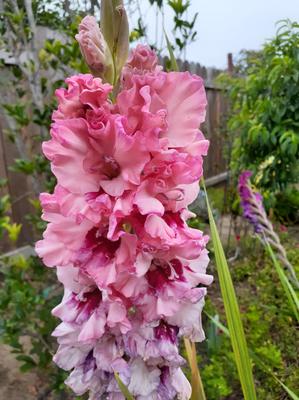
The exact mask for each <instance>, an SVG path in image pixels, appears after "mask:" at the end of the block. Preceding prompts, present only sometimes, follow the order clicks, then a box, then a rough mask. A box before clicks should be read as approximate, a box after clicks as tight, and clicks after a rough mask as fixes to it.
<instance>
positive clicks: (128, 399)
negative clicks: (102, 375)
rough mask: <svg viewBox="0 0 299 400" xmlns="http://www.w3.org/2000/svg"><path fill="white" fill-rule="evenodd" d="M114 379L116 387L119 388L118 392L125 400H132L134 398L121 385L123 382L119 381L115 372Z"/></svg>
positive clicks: (124, 386)
mask: <svg viewBox="0 0 299 400" xmlns="http://www.w3.org/2000/svg"><path fill="white" fill-rule="evenodd" d="M114 377H115V379H116V382H117V384H118V387H119V388H120V391H121V392H122V394H123V395H124V396H125V398H126V400H134V397H133V396H132V395H131V393H130V392H129V389H128V388H127V386H126V385H125V384H124V383H123V381H122V380H121V379H120V377H119V375H118V373H117V372H114Z"/></svg>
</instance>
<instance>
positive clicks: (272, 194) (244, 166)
mask: <svg viewBox="0 0 299 400" xmlns="http://www.w3.org/2000/svg"><path fill="white" fill-rule="evenodd" d="M277 26H278V29H277V33H276V36H275V37H274V38H273V39H272V40H269V41H267V42H266V43H265V45H264V46H263V48H262V50H261V51H254V52H253V51H243V52H242V53H241V54H240V58H239V60H238V61H237V63H236V66H235V70H234V73H233V74H222V75H221V77H219V80H218V82H219V83H220V84H222V85H223V86H224V88H225V89H226V90H227V93H228V96H229V99H230V103H231V116H230V118H229V121H228V130H229V132H230V133H231V135H233V149H232V156H231V171H232V175H233V184H235V183H236V180H237V178H238V176H239V174H240V172H241V171H243V170H251V171H253V173H254V178H253V183H254V184H255V185H256V187H257V188H258V190H259V191H260V192H261V193H262V195H263V197H264V202H265V205H266V208H267V209H268V210H269V209H270V208H272V209H273V210H274V213H275V216H276V217H277V218H279V219H280V220H283V221H285V222H286V221H287V222H291V221H292V222H295V221H298V218H299V214H298V209H299V208H298V205H299V191H298V187H296V184H298V182H299V163H298V158H299V133H298V132H299V91H298V83H299V73H298V71H299V24H298V23H296V22H291V21H289V20H286V21H280V22H279V23H278V25H277ZM286 205H287V207H286Z"/></svg>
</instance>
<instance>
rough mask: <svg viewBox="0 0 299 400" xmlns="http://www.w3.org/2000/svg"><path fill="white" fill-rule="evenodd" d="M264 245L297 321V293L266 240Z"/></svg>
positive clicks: (298, 312) (298, 307)
mask: <svg viewBox="0 0 299 400" xmlns="http://www.w3.org/2000/svg"><path fill="white" fill-rule="evenodd" d="M265 246H266V249H267V251H268V253H269V255H270V257H271V259H272V261H273V264H274V267H275V269H276V272H277V274H278V276H279V279H280V282H281V284H282V287H283V288H284V291H285V293H286V296H287V298H288V300H289V303H290V306H291V308H292V310H293V312H294V315H295V317H296V319H297V321H298V322H299V300H298V297H297V294H296V292H295V290H294V288H293V286H292V285H291V283H290V281H289V280H288V278H287V276H286V274H285V273H284V270H283V268H282V267H281V265H280V263H279V261H278V259H277V257H276V256H275V254H274V252H273V250H272V247H271V246H270V244H269V243H268V242H267V241H266V242H265Z"/></svg>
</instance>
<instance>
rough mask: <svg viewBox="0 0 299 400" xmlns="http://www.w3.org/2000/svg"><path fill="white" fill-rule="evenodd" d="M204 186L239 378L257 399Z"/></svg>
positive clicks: (251, 397) (251, 398)
mask: <svg viewBox="0 0 299 400" xmlns="http://www.w3.org/2000/svg"><path fill="white" fill-rule="evenodd" d="M203 186H204V191H205V194H206V202H207V209H208V214H209V222H210V229H211V236H212V241H213V246H214V250H215V259H216V266H217V272H218V276H219V283H220V289H221V294H222V298H223V303H224V308H225V314H226V319H227V323H228V329H229V332H230V338H231V343H232V347H233V352H234V355H235V360H236V365H237V369H238V374H239V379H240V382H241V386H242V391H243V395H244V398H245V400H256V393H255V386H254V380H253V374H252V366H251V360H250V358H249V352H248V348H247V344H246V339H245V334H244V329H243V325H242V320H241V314H240V310H239V306H238V301H237V297H236V294H235V289H234V286H233V282H232V278H231V275H230V271H229V268H228V265H227V261H226V258H225V254H224V250H223V247H222V244H221V241H220V237H219V233H218V230H217V227H216V223H215V220H214V217H213V214H212V210H211V207H210V204H209V199H208V195H207V191H206V188H205V185H204V182H203Z"/></svg>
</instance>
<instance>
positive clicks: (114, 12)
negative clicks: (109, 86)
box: [101, 0, 129, 80]
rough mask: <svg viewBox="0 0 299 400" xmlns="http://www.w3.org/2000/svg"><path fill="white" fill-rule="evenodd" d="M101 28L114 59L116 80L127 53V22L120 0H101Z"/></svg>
mask: <svg viewBox="0 0 299 400" xmlns="http://www.w3.org/2000/svg"><path fill="white" fill-rule="evenodd" d="M101 30H102V32H103V35H104V37H105V40H106V42H107V44H108V46H109V48H110V51H111V54H112V57H113V59H114V65H115V74H116V79H115V80H117V79H118V77H119V75H120V72H121V70H122V67H123V66H124V64H125V63H126V61H127V58H128V54H129V24H128V17H127V13H126V10H125V7H124V5H123V1H122V0H102V1H101Z"/></svg>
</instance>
